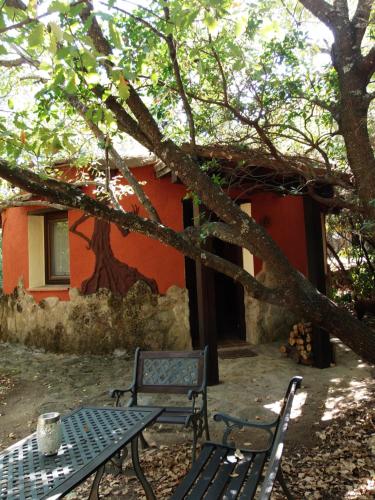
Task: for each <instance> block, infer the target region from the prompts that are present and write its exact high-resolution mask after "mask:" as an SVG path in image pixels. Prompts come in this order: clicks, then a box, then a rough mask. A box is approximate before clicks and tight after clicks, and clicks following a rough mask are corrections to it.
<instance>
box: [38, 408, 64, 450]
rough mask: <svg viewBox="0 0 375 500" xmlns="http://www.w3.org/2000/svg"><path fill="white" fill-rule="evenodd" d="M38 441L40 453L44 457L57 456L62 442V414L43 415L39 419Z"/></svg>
mask: <svg viewBox="0 0 375 500" xmlns="http://www.w3.org/2000/svg"><path fill="white" fill-rule="evenodd" d="M36 439H37V443H38V450H39V453H41V454H42V455H46V456H49V455H56V453H57V452H58V451H59V448H60V445H61V441H62V429H61V418H60V413H57V412H51V413H43V415H40V416H39V418H38V425H37V428H36Z"/></svg>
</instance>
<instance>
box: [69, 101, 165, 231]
mask: <svg viewBox="0 0 375 500" xmlns="http://www.w3.org/2000/svg"><path fill="white" fill-rule="evenodd" d="M65 95H66V98H67V100H68V101H69V102H70V104H71V105H72V106H73V108H74V109H75V110H76V111H77V112H78V113H79V114H80V115H81V116H82V118H83V119H84V120H85V121H86V123H87V125H88V126H89V128H90V130H91V131H92V133H93V134H94V136H95V137H96V138H97V139H98V140H99V141H100V142H102V143H104V144H107V142H108V141H107V138H106V136H105V134H104V133H103V132H102V131H101V130H100V128H99V127H98V126H97V125H96V124H95V123H94V122H93V121H92V120H90V119H88V118H87V112H88V109H87V107H86V106H85V105H84V104H83V103H82V102H81V101H80V100H79V99H78V98H77V97H76V96H74V95H71V94H65ZM107 149H108V153H109V155H110V156H111V160H112V162H113V164H114V166H115V167H116V168H117V169H118V170H119V171H120V172H121V174H122V175H123V176H124V178H125V179H126V180H127V181H128V183H129V185H130V186H131V187H132V188H133V190H134V193H135V194H136V195H137V196H138V199H139V201H140V202H141V203H142V205H143V206H144V207H145V209H146V210H147V212H148V213H149V214H150V217H151V218H152V219H153V220H155V221H160V218H159V215H158V213H157V211H156V209H155V207H154V206H153V205H152V203H151V201H150V199H149V198H148V196H147V195H146V193H145V192H144V191H143V189H142V188H141V187H140V185H139V182H138V180H137V179H136V178H135V177H134V175H133V174H132V172H131V171H130V169H129V168H128V166H127V165H126V163H125V162H124V160H123V159H122V158H121V156H120V154H119V153H118V152H117V151H116V149H115V148H114V147H113V145H112V144H111V143H110V142H109V143H108V144H107Z"/></svg>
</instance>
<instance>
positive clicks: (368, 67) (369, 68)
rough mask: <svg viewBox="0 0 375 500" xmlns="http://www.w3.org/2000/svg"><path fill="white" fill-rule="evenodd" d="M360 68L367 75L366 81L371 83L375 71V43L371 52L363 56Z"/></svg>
mask: <svg viewBox="0 0 375 500" xmlns="http://www.w3.org/2000/svg"><path fill="white" fill-rule="evenodd" d="M358 69H359V71H360V72H361V73H363V74H364V75H365V78H366V82H367V83H369V81H370V79H371V77H372V75H373V74H374V71H375V45H373V46H372V47H371V49H370V50H369V52H368V53H367V54H366V55H365V56H364V57H363V58H362V60H361V62H360V63H359V67H358Z"/></svg>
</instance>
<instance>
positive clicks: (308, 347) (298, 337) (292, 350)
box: [280, 321, 314, 365]
mask: <svg viewBox="0 0 375 500" xmlns="http://www.w3.org/2000/svg"><path fill="white" fill-rule="evenodd" d="M312 334H313V327H312V324H311V323H304V322H303V321H300V322H299V323H297V324H295V325H293V328H292V330H291V332H290V334H289V339H288V343H287V344H286V345H282V346H281V347H280V352H282V353H284V354H286V355H287V356H288V357H290V358H292V359H294V360H295V361H296V362H297V363H301V364H303V365H312V364H313V361H314V358H313V351H312Z"/></svg>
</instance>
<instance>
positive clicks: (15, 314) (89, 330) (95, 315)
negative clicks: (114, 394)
mask: <svg viewBox="0 0 375 500" xmlns="http://www.w3.org/2000/svg"><path fill="white" fill-rule="evenodd" d="M52 293H53V292H51V294H52ZM69 295H70V301H60V300H59V299H58V298H57V297H52V296H51V297H48V298H47V299H44V300H42V301H41V302H39V304H38V303H37V302H36V301H35V300H34V298H33V297H32V296H31V295H30V294H28V293H27V292H26V291H25V290H24V288H23V287H22V286H19V287H18V288H16V289H15V290H14V292H13V293H12V294H11V295H3V296H2V297H1V298H0V318H1V319H0V341H3V342H17V343H22V344H25V345H29V346H34V347H38V348H43V349H45V350H48V351H54V352H68V353H76V354H83V353H91V354H104V353H110V352H113V351H114V350H116V349H120V350H127V351H132V350H133V349H134V348H135V347H138V346H139V347H142V348H145V349H152V350H158V349H163V350H164V349H175V350H184V349H191V337H190V328H189V303H188V292H187V290H185V289H181V288H178V287H176V286H172V287H170V288H169V290H168V291H167V293H166V294H165V295H155V294H153V293H151V290H150V288H149V286H148V285H147V284H146V283H144V282H142V281H138V282H137V283H135V285H133V286H132V288H131V289H130V290H129V292H128V293H127V295H126V296H125V297H121V296H115V295H113V294H112V293H111V292H109V291H108V290H105V289H102V290H100V291H99V292H98V293H95V294H92V295H81V294H80V293H79V291H78V290H77V289H75V288H73V289H71V290H70V292H69Z"/></svg>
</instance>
